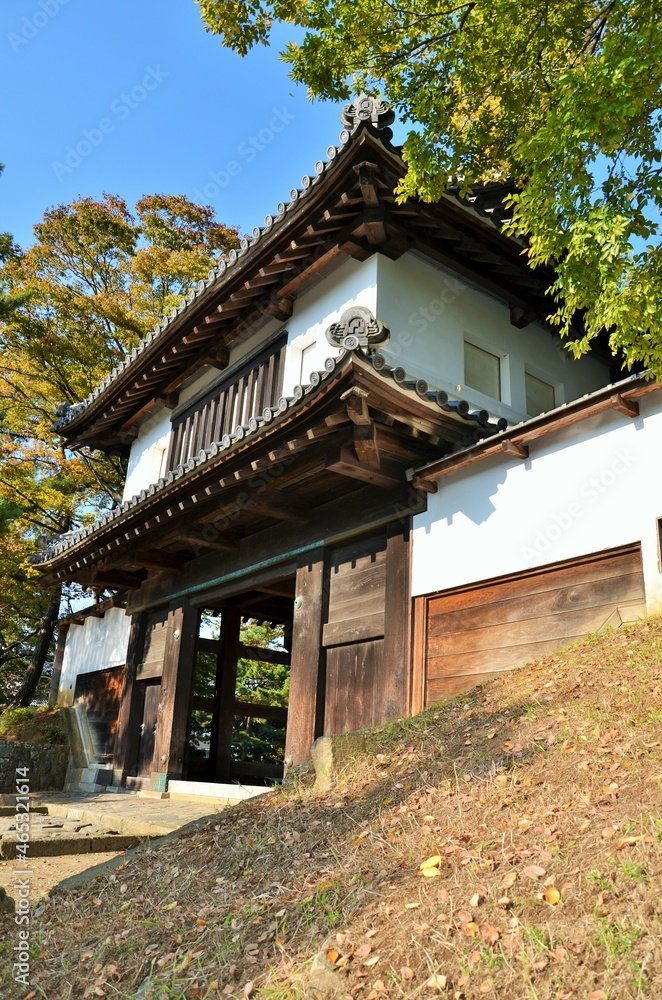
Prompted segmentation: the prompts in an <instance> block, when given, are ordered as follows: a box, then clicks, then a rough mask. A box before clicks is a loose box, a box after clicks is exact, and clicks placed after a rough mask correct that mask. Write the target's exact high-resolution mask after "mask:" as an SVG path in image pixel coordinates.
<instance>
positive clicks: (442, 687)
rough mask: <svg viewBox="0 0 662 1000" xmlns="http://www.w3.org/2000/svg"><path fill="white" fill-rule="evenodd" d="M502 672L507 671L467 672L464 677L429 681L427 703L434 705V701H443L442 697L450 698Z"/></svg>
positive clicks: (505, 671)
mask: <svg viewBox="0 0 662 1000" xmlns="http://www.w3.org/2000/svg"><path fill="white" fill-rule="evenodd" d="M503 673H508V671H507V670H493V671H491V672H490V671H485V672H484V673H482V674H469V675H467V676H464V677H462V676H460V677H445V678H444V679H443V680H437V681H430V684H429V686H428V699H427V704H428V705H434V704H435V702H437V701H443V700H444V698H452V697H454V695H456V694H461V692H462V691H468V690H469V688H472V687H476V685H477V684H485V683H486V681H491V680H493V679H494V678H495V677H498V676H499V674H503Z"/></svg>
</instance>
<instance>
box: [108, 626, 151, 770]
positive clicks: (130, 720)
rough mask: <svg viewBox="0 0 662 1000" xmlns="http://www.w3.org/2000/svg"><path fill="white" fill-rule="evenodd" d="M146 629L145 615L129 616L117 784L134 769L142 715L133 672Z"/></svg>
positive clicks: (118, 727) (118, 747) (118, 732)
mask: <svg viewBox="0 0 662 1000" xmlns="http://www.w3.org/2000/svg"><path fill="white" fill-rule="evenodd" d="M146 628H147V615H146V614H144V613H143V614H140V613H139V614H137V615H133V616H132V618H131V627H130V629H129V641H128V644H127V648H126V665H125V667H124V683H123V685H122V700H121V702H120V711H119V718H118V721H117V737H116V740H115V756H114V759H113V769H114V770H115V771H116V772H118V774H117V778H118V779H119V781H123V780H124V779H125V778H126V775H127V774H128V772H129V771H132V770H133V769H134V768H135V766H136V757H137V754H138V730H139V727H140V717H139V713H140V712H141V711H142V707H141V704H140V698H139V692H138V690H137V685H136V672H137V670H138V666H139V664H140V663H141V661H142V658H143V651H144V648H145V630H146ZM118 783H119V782H118Z"/></svg>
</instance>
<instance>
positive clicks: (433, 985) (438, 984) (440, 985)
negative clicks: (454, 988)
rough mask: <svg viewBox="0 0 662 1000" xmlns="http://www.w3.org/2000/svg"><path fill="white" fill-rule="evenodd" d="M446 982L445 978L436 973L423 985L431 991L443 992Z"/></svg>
mask: <svg viewBox="0 0 662 1000" xmlns="http://www.w3.org/2000/svg"><path fill="white" fill-rule="evenodd" d="M447 982H448V980H447V978H446V976H442V975H441V973H439V972H437V973H435V975H434V976H430V978H429V979H428V981H427V983H426V984H425V985H426V986H427V987H428V988H429V989H431V990H435V989H437V990H445V989H446V983H447Z"/></svg>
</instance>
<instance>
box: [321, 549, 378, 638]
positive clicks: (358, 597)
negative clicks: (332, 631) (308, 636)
mask: <svg viewBox="0 0 662 1000" xmlns="http://www.w3.org/2000/svg"><path fill="white" fill-rule="evenodd" d="M385 566H386V537H385V535H383V534H382V535H380V536H374V535H371V536H370V537H368V538H363V539H359V540H358V541H356V542H353V543H352V544H351V545H342V546H339V547H338V548H336V549H334V550H333V552H332V553H331V556H330V559H329V571H328V572H329V616H328V621H330V622H339V621H345V620H347V619H351V618H361V617H363V616H364V615H369V614H373V613H374V612H378V611H382V610H383V608H384V589H385V582H386V574H385Z"/></svg>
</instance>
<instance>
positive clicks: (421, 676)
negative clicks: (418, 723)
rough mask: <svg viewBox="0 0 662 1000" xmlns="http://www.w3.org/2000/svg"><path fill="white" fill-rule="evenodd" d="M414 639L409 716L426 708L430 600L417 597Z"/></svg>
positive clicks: (414, 602) (415, 601)
mask: <svg viewBox="0 0 662 1000" xmlns="http://www.w3.org/2000/svg"><path fill="white" fill-rule="evenodd" d="M413 604H414V610H413V615H414V624H413V637H412V665H411V685H410V689H409V714H410V715H418V713H419V712H422V711H423V709H424V708H425V679H426V675H427V646H428V598H427V597H415V598H414V601H413Z"/></svg>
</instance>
